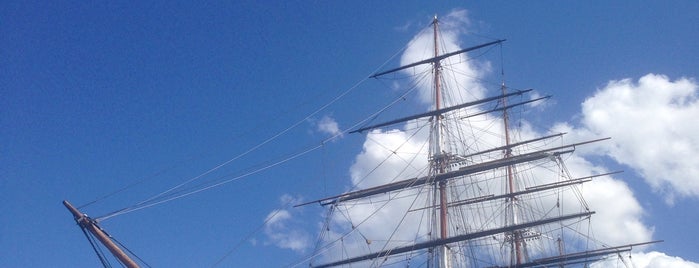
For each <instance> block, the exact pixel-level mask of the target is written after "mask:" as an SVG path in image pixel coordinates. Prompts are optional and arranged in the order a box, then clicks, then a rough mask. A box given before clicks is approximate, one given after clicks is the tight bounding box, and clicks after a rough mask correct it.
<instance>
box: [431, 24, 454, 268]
mask: <svg viewBox="0 0 699 268" xmlns="http://www.w3.org/2000/svg"><path fill="white" fill-rule="evenodd" d="M432 27H433V31H434V35H433V41H434V57H435V58H438V57H439V39H438V38H439V34H438V33H439V21H438V20H437V16H434V20H433V21H432ZM432 68H433V72H434V97H435V100H434V106H435V110H437V111H439V110H440V109H441V108H442V107H441V104H442V103H441V100H442V92H441V91H442V87H441V74H440V71H441V68H442V66H441V61H439V60H437V61H435V62H434V64H432ZM441 120H442V113H438V114H436V115H434V117H433V120H432V134H433V137H434V139H433V141H434V143H433V144H432V152H431V156H430V158H431V159H432V170H433V174H435V175H439V174H443V173H445V172H446V170H445V167H446V163H447V161H448V160H447V157H448V153H446V152H445V151H444V150H443V148H442V147H443V140H442V139H443V137H442V122H441ZM435 187H438V196H439V221H438V222H439V239H446V238H447V237H448V232H447V204H448V200H447V181H446V180H444V181H440V182H439V183H438V185H435ZM437 253H438V256H437V267H440V268H449V267H451V261H450V259H449V256H450V254H449V247H448V246H447V245H446V244H444V245H440V246H438V248H437Z"/></svg>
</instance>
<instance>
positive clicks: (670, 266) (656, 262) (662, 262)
mask: <svg viewBox="0 0 699 268" xmlns="http://www.w3.org/2000/svg"><path fill="white" fill-rule="evenodd" d="M623 257H624V259H625V261H624V262H620V261H600V262H598V263H595V264H593V265H592V266H591V267H593V268H625V267H628V265H627V264H626V263H625V262H632V263H633V266H632V267H639V268H646V267H647V268H699V264H697V263H694V262H691V261H686V260H684V259H682V258H680V257H673V256H668V255H667V254H665V253H662V252H657V251H651V252H647V253H643V252H634V253H631V254H630V255H629V256H623Z"/></svg>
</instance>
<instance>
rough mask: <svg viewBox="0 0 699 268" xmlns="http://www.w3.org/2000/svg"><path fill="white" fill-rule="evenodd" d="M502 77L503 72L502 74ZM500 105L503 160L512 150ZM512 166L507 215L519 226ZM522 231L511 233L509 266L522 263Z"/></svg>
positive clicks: (504, 89) (506, 117)
mask: <svg viewBox="0 0 699 268" xmlns="http://www.w3.org/2000/svg"><path fill="white" fill-rule="evenodd" d="M502 74H503V75H504V71H503V72H502ZM500 88H501V90H502V95H503V96H505V95H506V94H507V87H506V86H505V80H504V79H503V82H502V85H501V87H500ZM501 103H502V107H504V108H503V110H502V119H503V120H502V121H503V127H504V132H505V148H507V149H505V150H504V151H505V154H504V158H510V157H512V149H511V148H510V144H511V140H510V119H509V115H508V113H507V97H503V98H502V99H501ZM512 169H513V166H512V165H508V166H507V169H506V172H507V188H508V193H509V194H512V197H510V202H509V203H510V214H509V219H508V220H510V221H511V222H512V224H513V225H517V224H519V210H518V209H517V206H518V204H517V196H516V195H514V193H515V192H517V187H516V186H515V178H514V171H513V170H512ZM522 240H523V239H522V230H514V231H512V234H511V237H510V245H511V254H510V264H514V265H516V266H519V265H521V264H522V263H523V257H524V256H523V255H522V248H523V246H524V245H523V243H522Z"/></svg>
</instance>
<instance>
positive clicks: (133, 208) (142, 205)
mask: <svg viewBox="0 0 699 268" xmlns="http://www.w3.org/2000/svg"><path fill="white" fill-rule="evenodd" d="M408 45H409V44H406V45H405V46H404V47H403V48H401V49H400V50H398V51H397V52H396V53H395V54H394V55H392V56H391V57H390V58H388V59H387V60H386V61H384V62H383V63H382V64H381V65H379V66H378V67H377V68H376V69H375V70H374V71H372V72H371V73H370V74H369V75H367V76H365V77H364V78H362V79H361V80H359V81H358V82H357V83H355V84H354V85H353V86H351V87H350V88H348V89H347V90H345V91H343V92H342V93H340V94H339V95H337V96H336V97H335V98H333V99H332V100H331V101H330V102H328V103H326V104H324V105H322V106H321V107H320V108H318V109H316V110H315V111H313V112H311V113H310V114H308V115H307V116H305V117H304V118H303V119H301V120H299V121H297V122H295V123H294V124H291V125H290V126H289V127H287V128H286V129H284V130H282V131H280V132H278V133H277V134H275V135H273V136H271V137H270V138H268V139H266V140H264V141H262V142H261V143H259V144H257V145H255V146H253V147H251V148H249V149H248V150H246V151H245V152H243V153H241V154H239V155H237V156H235V157H233V158H231V159H229V160H227V161H225V162H223V163H221V164H219V165H217V166H215V167H213V168H211V169H209V170H207V171H205V172H204V173H202V174H200V175H197V176H195V177H193V178H191V179H188V180H186V181H184V182H182V183H180V184H178V185H175V186H174V187H172V188H170V189H167V190H165V191H163V192H161V193H158V194H156V195H154V196H151V197H150V198H147V199H145V200H143V201H141V202H138V203H136V204H134V205H131V206H128V207H125V208H122V209H119V210H116V211H114V212H111V213H109V214H107V215H104V216H102V217H98V218H96V220H106V219H108V218H111V217H114V216H117V215H122V214H126V213H129V212H133V211H136V210H140V209H143V208H147V207H151V206H154V205H157V204H162V203H164V202H167V201H172V200H174V199H177V198H181V197H184V196H187V195H190V194H194V193H197V192H201V191H203V190H206V189H210V188H213V187H216V186H220V185H222V184H225V183H227V182H230V181H234V180H237V179H240V178H242V177H245V176H248V175H252V174H255V173H257V172H260V171H262V170H265V169H268V168H271V167H273V166H276V165H278V164H281V163H284V162H287V161H289V160H291V159H293V158H296V157H299V156H301V155H303V154H305V153H308V152H310V151H313V150H315V149H317V148H318V146H316V147H313V148H312V149H309V150H306V151H304V152H302V153H299V154H296V155H295V156H293V157H291V158H287V159H285V160H281V161H279V162H277V163H274V164H272V165H269V166H267V167H264V168H262V169H258V170H256V171H253V172H249V173H246V174H245V175H243V176H238V177H235V178H233V179H229V180H226V181H224V182H222V183H217V184H214V185H212V186H209V187H205V188H202V189H199V190H195V191H192V192H189V193H186V194H182V195H177V196H175V197H173V198H167V199H165V200H162V201H158V202H152V201H154V200H156V199H158V198H160V197H161V196H163V195H166V194H167V193H170V192H172V191H174V190H176V189H179V188H181V187H183V186H184V185H186V184H189V183H191V182H193V181H195V180H197V179H200V178H201V177H204V176H206V175H208V174H210V173H211V172H214V171H216V170H218V169H220V168H222V167H224V166H226V165H228V164H230V163H232V162H233V161H235V160H238V159H240V158H242V157H243V156H245V155H248V154H250V153H252V152H253V151H256V150H257V149H259V148H260V147H262V146H264V145H266V144H268V143H270V142H272V141H273V140H275V139H277V138H279V137H280V136H282V135H284V134H286V133H287V132H289V131H290V130H292V129H294V128H296V127H297V126H299V125H301V124H302V123H304V122H307V121H308V120H309V119H311V118H312V117H313V116H315V115H317V114H318V113H320V112H321V111H323V110H325V109H326V108H328V107H329V106H330V105H332V104H334V103H336V102H337V101H339V100H340V99H342V98H343V97H345V96H346V95H347V94H349V93H350V92H352V91H354V90H355V89H356V88H358V87H359V86H360V85H361V84H363V83H364V82H365V81H366V80H368V79H369V77H370V76H371V75H372V74H374V73H376V72H378V71H379V70H381V69H382V68H383V67H384V66H385V65H386V64H388V62H390V61H391V60H393V59H394V58H395V57H396V56H397V55H398V54H400V53H401V52H402V51H404V50H405V49H406V48H407V47H408ZM410 91H412V90H410ZM408 92H409V91H408ZM406 94H407V92H406ZM406 94H403V95H402V97H404V96H405V95H406ZM396 102H397V101H394V102H392V103H391V104H389V105H387V106H386V107H384V108H383V109H381V110H380V111H379V112H376V113H374V114H372V116H376V115H378V114H380V113H381V112H383V111H385V110H386V109H388V107H390V106H392V105H393V104H394V103H396ZM367 120H368V118H365V119H363V120H361V121H360V122H359V123H357V124H355V125H353V126H352V128H349V129H348V130H347V131H343V132H341V133H338V134H336V135H334V136H333V137H331V138H330V139H326V140H323V141H322V142H321V145H322V144H324V143H326V142H327V141H329V140H332V139H334V138H337V137H339V136H341V135H343V134H346V133H347V132H349V130H350V129H353V128H355V127H357V126H358V125H360V124H361V123H364V122H366V121H367ZM139 183H140V182H139ZM130 187H131V186H127V187H125V188H130ZM124 190H125V189H124ZM121 191H123V190H118V191H116V192H115V193H112V194H109V195H107V196H106V197H109V196H111V195H113V194H116V193H118V192H121ZM106 197H104V198H106ZM104 198H99V199H98V200H95V201H93V202H90V203H88V204H86V205H83V206H87V205H89V204H92V203H94V202H97V201H99V200H101V199H104ZM151 202H152V203H151Z"/></svg>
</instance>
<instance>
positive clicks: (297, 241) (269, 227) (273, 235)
mask: <svg viewBox="0 0 699 268" xmlns="http://www.w3.org/2000/svg"><path fill="white" fill-rule="evenodd" d="M298 201H300V200H298V199H296V198H293V197H292V196H290V195H283V196H282V197H281V203H282V204H283V205H284V206H288V205H289V204H293V203H297V202H298ZM294 212H296V213H298V210H293V211H292V210H286V209H276V210H273V211H272V212H270V213H269V214H268V215H267V217H266V218H265V226H264V234H265V236H266V237H267V244H272V245H275V246H277V247H279V248H284V249H291V250H293V251H296V252H298V253H304V252H305V251H306V250H308V248H310V243H311V239H310V235H309V234H308V233H307V232H306V231H304V229H303V228H301V227H302V223H301V222H300V221H299V220H297V219H295V218H294V217H293V215H292V213H294Z"/></svg>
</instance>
